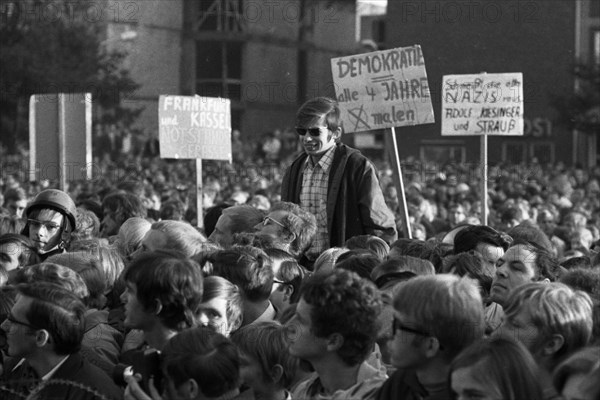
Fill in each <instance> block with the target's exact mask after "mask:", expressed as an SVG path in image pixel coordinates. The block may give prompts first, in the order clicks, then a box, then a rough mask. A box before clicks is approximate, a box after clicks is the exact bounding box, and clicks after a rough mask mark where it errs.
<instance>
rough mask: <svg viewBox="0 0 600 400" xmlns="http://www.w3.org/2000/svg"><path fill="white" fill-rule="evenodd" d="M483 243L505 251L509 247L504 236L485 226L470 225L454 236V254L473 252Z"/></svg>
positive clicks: (508, 242)
mask: <svg viewBox="0 0 600 400" xmlns="http://www.w3.org/2000/svg"><path fill="white" fill-rule="evenodd" d="M480 243H485V244H489V245H491V246H494V247H502V248H503V249H504V250H505V251H506V249H508V246H509V245H510V241H509V240H508V238H507V237H506V235H502V234H501V233H500V232H498V231H496V230H494V229H492V228H490V227H489V226H486V225H470V226H466V227H465V228H464V229H461V230H460V231H459V232H458V233H457V234H456V236H454V254H459V253H464V252H467V251H470V250H475V248H476V247H477V245H478V244H480Z"/></svg>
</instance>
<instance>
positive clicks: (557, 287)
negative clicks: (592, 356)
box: [504, 282, 593, 362]
mask: <svg viewBox="0 0 600 400" xmlns="http://www.w3.org/2000/svg"><path fill="white" fill-rule="evenodd" d="M524 307H527V310H528V311H529V315H530V317H531V321H532V322H533V324H534V325H535V326H536V327H537V328H538V329H539V330H540V331H541V332H542V334H543V335H544V336H545V337H547V338H549V337H551V336H552V335H561V336H562V337H563V339H564V344H563V346H562V347H561V348H560V349H559V350H558V351H557V352H556V353H555V355H554V357H553V360H554V361H555V362H557V361H559V360H560V359H561V358H562V357H564V356H566V355H568V354H570V353H572V352H573V351H575V350H577V349H579V348H580V347H583V346H585V345H586V344H588V342H589V341H590V339H591V337H592V324H593V322H592V300H591V299H590V296H588V294H587V293H584V292H582V291H580V290H573V289H571V288H570V287H568V286H567V285H565V284H562V283H558V282H554V283H543V282H531V283H526V284H524V285H522V286H519V287H517V288H515V289H514V290H513V291H512V292H511V294H510V296H509V299H508V302H507V304H506V307H505V308H504V313H505V314H506V317H507V318H511V317H513V316H515V315H516V314H517V313H518V312H519V311H521V310H523V308H524Z"/></svg>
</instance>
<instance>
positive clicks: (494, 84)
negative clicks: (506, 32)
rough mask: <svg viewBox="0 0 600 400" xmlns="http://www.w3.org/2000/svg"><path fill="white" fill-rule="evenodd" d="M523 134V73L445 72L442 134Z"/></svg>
mask: <svg viewBox="0 0 600 400" xmlns="http://www.w3.org/2000/svg"><path fill="white" fill-rule="evenodd" d="M462 135H511V136H518V135H523V74H521V73H506V74H476V75H446V76H444V78H443V83H442V136H462Z"/></svg>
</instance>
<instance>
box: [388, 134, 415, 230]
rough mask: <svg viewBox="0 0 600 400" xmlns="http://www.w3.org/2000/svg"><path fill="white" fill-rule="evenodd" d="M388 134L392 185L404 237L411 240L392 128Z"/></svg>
mask: <svg viewBox="0 0 600 400" xmlns="http://www.w3.org/2000/svg"><path fill="white" fill-rule="evenodd" d="M386 132H387V130H386ZM389 132H390V133H389V136H391V141H390V140H389V139H388V140H386V142H387V144H388V145H387V146H386V147H387V148H388V154H389V156H390V161H391V163H392V169H393V171H392V176H393V177H394V183H395V185H396V190H397V191H398V200H399V201H400V207H401V210H402V219H403V221H402V230H403V231H404V237H406V238H409V239H412V231H411V229H410V220H409V217H408V205H407V204H406V195H405V192H404V180H403V179H402V167H401V165H400V156H399V154H398V143H397V140H396V130H395V129H394V127H391V128H390V130H389ZM386 135H388V134H386ZM390 142H391V143H390Z"/></svg>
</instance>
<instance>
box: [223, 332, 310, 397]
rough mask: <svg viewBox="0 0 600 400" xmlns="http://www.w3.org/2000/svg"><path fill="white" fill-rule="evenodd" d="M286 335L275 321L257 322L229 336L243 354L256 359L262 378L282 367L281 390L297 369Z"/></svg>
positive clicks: (292, 378) (289, 383) (291, 379)
mask: <svg viewBox="0 0 600 400" xmlns="http://www.w3.org/2000/svg"><path fill="white" fill-rule="evenodd" d="M287 338H288V333H287V330H286V328H285V327H283V326H281V324H279V323H278V322H275V321H265V322H258V323H256V324H251V325H246V326H244V327H242V328H240V329H239V330H237V331H236V332H234V333H233V334H232V335H231V340H232V341H233V343H234V344H235V345H236V346H237V347H238V349H240V350H241V351H242V352H243V353H246V354H248V355H249V356H251V357H252V358H254V359H256V360H257V361H258V363H259V364H260V367H261V369H262V373H263V376H264V377H265V378H267V379H268V378H269V377H270V376H271V371H272V369H273V367H274V366H275V365H277V364H279V365H281V366H282V367H283V375H282V377H281V380H280V381H279V382H277V384H278V386H279V387H281V388H287V387H290V385H291V384H292V383H293V380H294V377H295V375H296V370H297V369H298V359H297V358H296V357H294V356H292V355H291V354H290V353H289V352H288V347H289V344H288V340H287Z"/></svg>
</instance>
